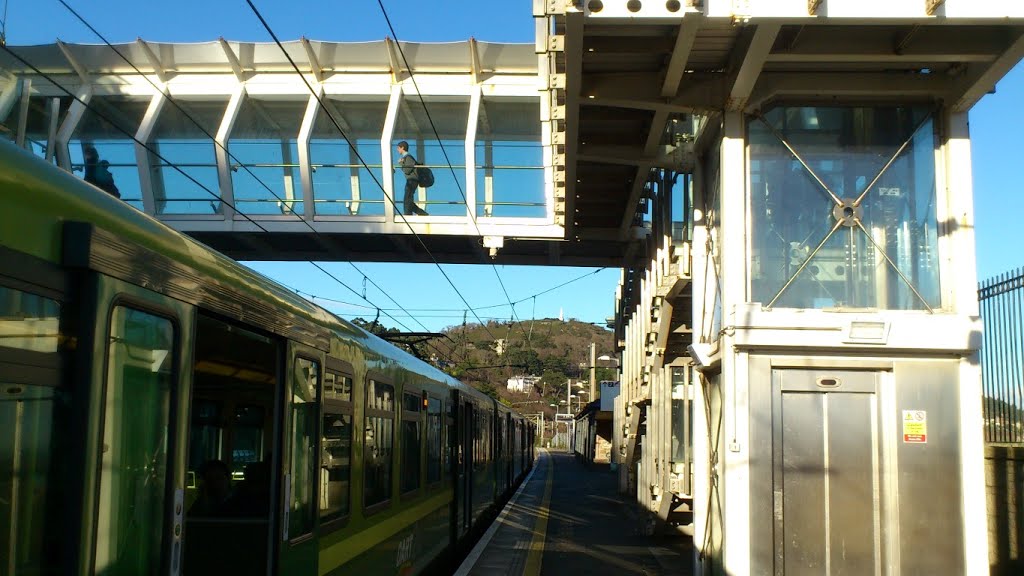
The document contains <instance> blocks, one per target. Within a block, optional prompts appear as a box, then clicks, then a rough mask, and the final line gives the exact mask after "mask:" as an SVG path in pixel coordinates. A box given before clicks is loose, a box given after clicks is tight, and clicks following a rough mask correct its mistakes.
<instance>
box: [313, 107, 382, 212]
mask: <svg viewBox="0 0 1024 576" xmlns="http://www.w3.org/2000/svg"><path fill="white" fill-rule="evenodd" d="M327 102H328V103H329V105H330V107H331V112H330V116H329V115H328V114H327V112H325V111H324V109H323V108H320V110H319V111H318V112H317V117H316V122H315V123H314V124H313V134H312V137H311V139H310V143H309V157H310V162H311V163H312V165H313V196H314V198H315V202H316V213H317V214H318V215H326V216H350V215H358V216H380V215H382V214H384V205H385V200H384V190H383V189H382V188H381V186H383V183H384V180H383V174H384V172H383V168H382V165H381V164H382V163H381V151H380V137H381V133H383V131H384V118H385V116H387V110H388V102H387V99H386V98H382V99H379V100H374V101H352V100H346V99H343V98H342V97H330V98H328V100H327ZM331 117H333V118H334V120H335V121H337V122H338V123H339V124H340V125H341V127H342V128H343V129H344V130H345V134H346V135H347V136H348V137H349V140H350V141H351V142H352V143H353V144H355V147H356V150H352V147H351V146H350V145H349V143H348V142H347V141H346V140H345V138H344V137H342V135H341V133H340V132H338V129H337V127H335V125H334V123H333V122H331ZM360 159H361V160H360ZM364 162H365V163H366V166H364V165H363V163H364ZM367 166H368V167H369V168H367ZM390 169H391V167H390V166H388V170H390Z"/></svg>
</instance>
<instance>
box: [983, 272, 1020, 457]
mask: <svg viewBox="0 0 1024 576" xmlns="http://www.w3.org/2000/svg"><path fill="white" fill-rule="evenodd" d="M978 301H979V303H980V305H981V317H982V320H983V321H984V324H985V330H984V339H983V340H982V346H981V378H982V393H983V394H984V397H983V405H984V417H985V441H986V442H988V443H992V444H1024V409H1022V408H1024V361H1022V360H1024V268H1021V269H1018V270H1016V271H1011V272H1007V273H1005V274H1002V275H1000V276H996V277H995V278H990V279H988V280H985V281H983V282H981V283H980V284H979V285H978Z"/></svg>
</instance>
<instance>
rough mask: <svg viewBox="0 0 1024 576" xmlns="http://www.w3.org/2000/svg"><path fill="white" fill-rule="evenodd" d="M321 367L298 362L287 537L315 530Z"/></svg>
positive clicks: (294, 375) (294, 376)
mask: <svg viewBox="0 0 1024 576" xmlns="http://www.w3.org/2000/svg"><path fill="white" fill-rule="evenodd" d="M319 381H320V365H319V364H318V363H317V362H313V361H312V360H307V359H305V358H296V359H295V363H294V364H293V369H292V378H291V451H290V456H291V463H290V467H289V473H290V474H291V499H290V500H289V504H288V505H289V507H290V509H291V510H290V512H289V517H288V537H289V538H297V537H299V536H302V535H303V534H308V533H309V532H310V531H312V530H313V498H314V490H315V488H314V482H315V481H316V479H317V476H316V467H317V460H318V458H316V455H315V454H314V448H315V446H316V444H315V439H316V436H315V434H316V421H317V420H318V417H319V413H318V408H319V407H318V405H317V388H318V386H319Z"/></svg>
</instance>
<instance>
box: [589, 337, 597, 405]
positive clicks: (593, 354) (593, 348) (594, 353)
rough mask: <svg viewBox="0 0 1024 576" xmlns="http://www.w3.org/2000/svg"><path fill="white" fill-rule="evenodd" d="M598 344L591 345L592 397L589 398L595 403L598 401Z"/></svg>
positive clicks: (592, 343)
mask: <svg viewBox="0 0 1024 576" xmlns="http://www.w3.org/2000/svg"><path fill="white" fill-rule="evenodd" d="M596 389H597V342H591V343H590V396H588V397H587V398H588V399H589V400H590V401H591V402H593V401H594V400H597V395H596V394H597V392H596Z"/></svg>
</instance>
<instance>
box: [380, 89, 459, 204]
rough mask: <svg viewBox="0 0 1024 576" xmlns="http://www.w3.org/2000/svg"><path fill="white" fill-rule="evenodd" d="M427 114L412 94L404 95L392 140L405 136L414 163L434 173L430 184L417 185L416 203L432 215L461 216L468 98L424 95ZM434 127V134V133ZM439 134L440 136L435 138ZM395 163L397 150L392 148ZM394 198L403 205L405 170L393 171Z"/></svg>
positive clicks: (400, 139) (398, 140) (403, 138)
mask: <svg viewBox="0 0 1024 576" xmlns="http://www.w3.org/2000/svg"><path fill="white" fill-rule="evenodd" d="M426 105H427V107H428V109H429V110H430V117H429V118H428V117H427V114H426V112H425V111H424V108H423V104H422V103H421V102H420V100H419V98H418V97H416V96H407V97H406V98H405V99H403V100H402V102H401V104H400V105H399V107H400V111H399V114H398V119H397V121H396V123H395V134H394V139H393V140H394V144H397V143H398V142H400V141H402V140H405V141H407V142H408V143H409V153H410V154H412V156H413V157H414V158H416V161H417V164H419V165H423V166H428V167H430V169H431V170H432V171H433V173H434V185H433V186H432V187H430V188H418V189H417V191H416V192H415V201H416V205H418V206H419V207H420V208H423V209H425V210H426V211H427V212H429V213H430V214H432V215H440V216H463V215H465V214H466V124H467V122H468V120H469V99H468V98H465V97H454V98H453V97H449V98H428V99H427V101H426ZM435 128H436V130H437V134H436V135H435V134H434V129H435ZM438 136H440V139H439V138H438ZM392 156H393V161H394V162H395V164H396V165H397V164H398V153H397V152H394V151H392ZM393 179H394V186H395V188H394V190H395V201H396V202H397V203H398V205H399V208H400V209H402V208H403V207H404V197H405V185H406V178H405V174H403V173H402V171H401V170H396V171H395V172H394V173H393Z"/></svg>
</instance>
